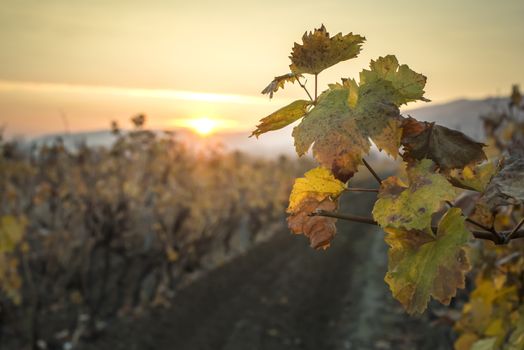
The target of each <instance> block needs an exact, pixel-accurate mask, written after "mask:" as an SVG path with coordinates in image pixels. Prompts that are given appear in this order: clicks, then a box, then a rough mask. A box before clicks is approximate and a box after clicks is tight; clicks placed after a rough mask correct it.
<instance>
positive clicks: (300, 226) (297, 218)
mask: <svg viewBox="0 0 524 350" xmlns="http://www.w3.org/2000/svg"><path fill="white" fill-rule="evenodd" d="M319 209H320V210H327V211H334V210H336V209H337V202H336V201H333V200H331V199H330V198H326V199H324V200H322V201H319V200H318V199H317V198H314V197H308V198H306V199H304V200H303V201H302V202H301V203H300V205H299V206H298V207H297V208H296V210H294V211H293V212H292V213H291V215H290V216H289V217H288V218H287V222H288V226H289V229H290V230H291V231H292V232H293V233H295V234H303V235H305V236H306V237H308V238H309V241H310V245H311V247H312V248H315V249H320V248H322V249H327V248H328V247H329V245H330V244H331V241H332V240H333V238H334V237H335V233H336V231H337V228H336V226H335V222H336V219H334V218H329V217H325V216H310V214H311V213H314V212H315V211H317V210H319Z"/></svg>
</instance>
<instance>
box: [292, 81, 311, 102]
mask: <svg viewBox="0 0 524 350" xmlns="http://www.w3.org/2000/svg"><path fill="white" fill-rule="evenodd" d="M295 78H296V79H297V82H298V85H300V87H301V88H302V89H304V91H305V92H306V94H307V95H308V96H309V99H310V100H311V101H313V102H315V100H313V97H311V94H310V93H309V91H308V90H307V88H306V85H304V84H302V82H301V81H300V79H299V77H298V76H297V75H295Z"/></svg>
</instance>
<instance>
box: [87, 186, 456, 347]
mask: <svg viewBox="0 0 524 350" xmlns="http://www.w3.org/2000/svg"><path fill="white" fill-rule="evenodd" d="M372 199H373V198H372V197H370V196H369V194H359V195H355V197H353V200H351V198H350V200H349V203H352V202H353V203H355V204H354V205H348V206H347V208H344V211H350V212H352V213H356V214H364V213H366V212H368V213H369V211H368V210H369V209H368V208H369V205H371V203H372ZM385 252H386V247H385V245H384V242H383V238H382V233H381V232H380V231H379V230H378V229H377V228H375V227H371V226H367V225H359V224H353V223H341V225H339V235H338V236H337V237H336V239H335V242H334V244H333V246H332V247H331V248H330V249H328V250H327V251H325V252H319V251H314V250H312V249H310V248H309V247H308V245H307V242H306V240H305V238H303V237H296V236H295V237H294V236H292V235H291V234H289V233H288V232H287V231H285V232H282V233H279V234H277V235H275V237H273V238H272V239H271V240H269V241H268V242H265V243H262V244H260V245H259V246H257V247H255V248H254V249H252V250H251V251H250V252H249V253H248V254H247V255H245V256H240V257H238V258H236V259H234V260H232V261H231V262H229V263H228V264H226V265H224V266H222V267H220V268H218V269H216V270H214V271H213V272H211V273H210V274H209V275H208V276H206V277H204V278H202V279H200V280H198V281H196V282H195V283H193V284H191V285H189V286H188V287H186V288H185V289H184V290H182V291H180V292H179V293H178V294H177V296H176V298H175V304H174V306H173V308H172V309H170V310H157V311H155V312H153V313H152V314H151V315H149V316H147V317H144V318H142V319H140V320H136V321H118V322H116V323H114V324H112V325H111V326H110V327H109V328H108V330H107V332H106V333H105V334H104V335H103V336H102V337H100V338H98V340H97V341H96V342H95V343H92V344H89V346H87V347H86V348H87V349H107V350H109V349H114V350H118V349H125V350H134V349H137V350H146V349H155V350H164V349H165V350H168V349H169V350H171V349H176V350H184V349H188V350H200V349H202V350H204V349H205V350H207V349H209V350H251V349H268V350H269V349H271V350H279V349H288V350H289V349H311V350H319V349H327V350H329V349H432V350H435V349H449V348H450V343H449V334H448V333H447V332H448V331H447V330H446V329H445V328H436V327H431V326H430V325H429V322H428V321H427V317H426V318H422V319H413V318H409V317H407V316H406V315H405V314H404V313H403V311H402V309H401V308H400V307H399V306H398V305H397V303H396V302H395V301H394V300H392V299H391V296H390V293H389V291H388V289H387V286H386V284H385V283H384V282H383V277H384V273H385V270H386V253H385Z"/></svg>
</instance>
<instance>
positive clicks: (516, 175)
mask: <svg viewBox="0 0 524 350" xmlns="http://www.w3.org/2000/svg"><path fill="white" fill-rule="evenodd" d="M499 168H500V170H499V171H498V172H497V174H496V175H495V176H493V178H492V179H491V181H490V183H489V184H488V186H487V187H486V191H485V193H484V198H485V199H486V201H487V202H488V204H489V205H491V206H492V207H498V206H501V205H511V204H518V203H523V202H524V158H522V156H521V155H520V154H517V153H515V154H513V155H511V156H510V157H509V158H508V159H505V160H504V161H503V162H502V163H501V164H500V166H499Z"/></svg>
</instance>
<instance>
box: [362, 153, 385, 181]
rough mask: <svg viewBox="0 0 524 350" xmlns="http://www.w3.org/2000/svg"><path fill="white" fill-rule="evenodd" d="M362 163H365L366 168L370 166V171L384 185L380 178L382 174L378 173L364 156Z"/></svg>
mask: <svg viewBox="0 0 524 350" xmlns="http://www.w3.org/2000/svg"><path fill="white" fill-rule="evenodd" d="M362 163H364V165H365V166H366V168H368V170H369V172H370V173H371V175H373V177H374V178H375V179H376V180H377V181H378V183H379V184H380V185H382V179H381V178H380V176H378V174H377V173H376V172H375V170H374V169H373V168H372V167H371V165H369V163H368V162H367V161H366V160H365V159H364V158H362Z"/></svg>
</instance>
